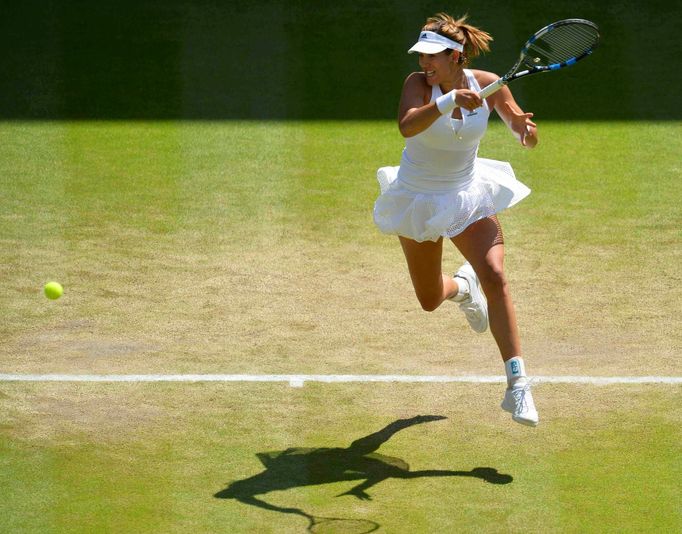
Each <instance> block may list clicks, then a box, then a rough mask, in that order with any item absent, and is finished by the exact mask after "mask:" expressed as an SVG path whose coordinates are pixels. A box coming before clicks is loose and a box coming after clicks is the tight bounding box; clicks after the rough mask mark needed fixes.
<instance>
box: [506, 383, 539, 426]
mask: <svg viewBox="0 0 682 534" xmlns="http://www.w3.org/2000/svg"><path fill="white" fill-rule="evenodd" d="M501 406H502V409H503V410H505V411H507V412H509V413H511V414H512V419H513V420H514V421H516V422H517V423H521V424H522V425H528V426H537V425H538V422H539V417H538V411H537V410H536V409H535V403H534V402H533V394H532V393H531V392H530V380H528V379H527V378H525V377H523V378H519V379H518V380H517V381H516V382H514V385H513V386H512V387H510V388H507V391H505V393H504V400H503V401H502V405H501Z"/></svg>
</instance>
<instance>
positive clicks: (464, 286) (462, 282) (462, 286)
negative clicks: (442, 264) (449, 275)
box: [450, 276, 471, 302]
mask: <svg viewBox="0 0 682 534" xmlns="http://www.w3.org/2000/svg"><path fill="white" fill-rule="evenodd" d="M455 278H456V280H455V283H456V284H457V294H456V295H455V296H453V297H450V298H451V299H452V300H454V301H455V302H461V301H462V300H464V299H465V298H466V297H467V296H468V295H469V292H470V291H471V290H470V288H469V282H467V280H466V278H460V277H459V276H456V277H455Z"/></svg>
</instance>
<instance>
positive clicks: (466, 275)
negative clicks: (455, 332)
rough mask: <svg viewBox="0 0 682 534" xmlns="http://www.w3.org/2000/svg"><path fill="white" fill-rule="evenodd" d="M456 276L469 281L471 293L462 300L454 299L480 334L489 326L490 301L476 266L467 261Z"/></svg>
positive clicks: (475, 330) (472, 326)
mask: <svg viewBox="0 0 682 534" xmlns="http://www.w3.org/2000/svg"><path fill="white" fill-rule="evenodd" d="M454 278H463V279H464V280H466V281H467V282H468V283H469V294H468V295H467V296H466V297H465V298H464V300H461V301H454V302H457V304H459V309H460V310H462V311H463V312H464V315H466V318H467V321H469V325H471V328H472V329H473V330H474V332H478V333H479V334H480V333H482V332H485V331H486V329H487V328H488V301H486V299H485V295H484V294H483V291H481V287H480V285H479V283H478V276H476V273H475V272H474V268H473V267H472V266H471V265H470V264H469V262H466V263H465V264H464V265H462V266H461V267H460V268H459V271H457V272H456V273H455V276H454Z"/></svg>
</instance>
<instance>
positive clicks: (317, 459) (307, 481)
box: [214, 415, 514, 528]
mask: <svg viewBox="0 0 682 534" xmlns="http://www.w3.org/2000/svg"><path fill="white" fill-rule="evenodd" d="M441 419H445V417H443V416H439V415H419V416H416V417H413V418H411V419H399V420H397V421H395V422H393V423H391V424H389V425H388V426H386V427H385V428H382V429H381V430H379V431H378V432H375V433H373V434H370V435H369V436H365V437H363V438H360V439H358V440H355V441H354V442H353V443H351V445H350V446H349V447H346V448H340V447H335V448H289V449H287V450H284V451H274V452H263V453H258V454H256V456H257V457H258V459H259V460H260V461H261V463H262V464H263V466H265V470H264V471H262V472H261V473H258V474H257V475H254V476H252V477H249V478H245V479H243V480H237V481H234V482H232V483H231V484H230V485H229V486H227V487H226V488H225V489H223V490H221V491H219V492H218V493H216V494H215V495H214V496H215V497H217V498H219V499H235V500H237V501H239V502H242V503H244V504H249V505H252V506H257V507H259V508H263V509H265V510H272V511H275V512H281V513H287V514H297V515H301V516H304V517H306V518H308V519H309V520H311V524H312V522H313V520H314V519H315V518H314V516H311V515H310V514H307V513H305V512H304V511H303V510H300V509H298V508H284V507H281V506H276V505H274V504H270V503H268V502H266V501H264V500H262V499H260V498H257V496H260V495H264V494H266V493H269V492H271V491H281V490H286V489H290V488H297V487H302V486H312V485H318V484H329V483H333V482H342V481H352V480H357V481H360V483H359V484H357V485H355V486H354V487H352V488H351V489H350V490H348V491H346V492H344V493H341V494H340V495H338V496H339V497H340V496H342V495H350V496H354V497H356V498H358V499H363V500H371V496H370V495H369V494H368V493H367V490H369V489H370V488H371V487H372V486H375V485H376V484H378V483H380V482H382V481H383V480H386V479H388V478H394V479H414V478H423V477H471V478H477V479H480V480H483V481H484V482H488V483H490V484H509V483H510V482H512V481H513V480H514V479H513V477H512V476H511V475H506V474H502V473H498V472H497V469H494V468H492V467H475V468H474V469H472V470H471V471H453V470H446V469H423V470H418V471H410V466H409V465H408V464H407V463H406V462H405V461H404V460H402V459H400V458H394V457H391V456H385V455H383V454H378V453H376V452H375V451H376V450H377V449H378V448H379V447H380V446H381V445H382V444H384V443H386V441H388V440H389V439H390V438H391V437H392V436H393V435H394V434H395V433H396V432H399V431H400V430H403V429H405V428H408V427H410V426H413V425H418V424H421V423H426V422H430V421H438V420H441ZM376 528H378V525H377V527H376Z"/></svg>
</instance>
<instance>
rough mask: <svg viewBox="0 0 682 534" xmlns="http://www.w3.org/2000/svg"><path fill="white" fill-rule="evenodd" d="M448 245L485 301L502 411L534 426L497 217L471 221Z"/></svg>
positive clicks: (532, 406) (536, 422) (528, 386)
mask: <svg viewBox="0 0 682 534" xmlns="http://www.w3.org/2000/svg"><path fill="white" fill-rule="evenodd" d="M452 242H453V243H454V244H455V246H456V247H457V248H458V249H459V250H460V252H461V253H462V254H463V255H464V257H465V258H466V259H467V260H468V261H469V263H470V264H471V266H472V267H473V268H474V271H476V274H477V276H478V279H479V281H480V283H481V287H482V288H483V292H484V293H485V294H486V297H487V299H488V320H489V322H490V330H491V332H492V334H493V337H494V338H495V341H496V342H497V346H498V347H499V349H500V354H501V355H502V359H503V360H504V362H505V370H506V373H507V390H506V391H505V396H504V400H503V401H502V408H503V409H504V410H506V411H508V412H510V413H511V414H512V418H513V419H514V421H517V422H518V423H521V424H524V425H529V426H536V425H537V424H538V421H539V418H538V413H537V410H536V409H535V403H534V402H533V395H532V394H531V392H530V382H529V381H528V379H527V378H526V375H525V370H524V363H523V358H522V357H521V342H520V340H519V331H518V327H517V324H516V313H515V311H514V304H513V303H512V299H511V295H510V293H509V287H508V285H507V280H506V277H505V274H504V239H503V237H502V228H501V227H500V223H499V221H498V220H497V217H489V218H487V219H482V220H480V221H477V222H475V223H474V224H472V225H471V226H469V227H468V228H467V229H466V230H465V231H464V232H462V233H461V234H459V235H457V236H455V237H454V238H453V239H452Z"/></svg>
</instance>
